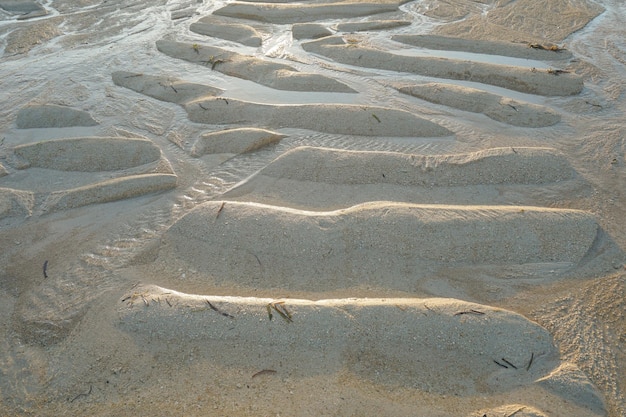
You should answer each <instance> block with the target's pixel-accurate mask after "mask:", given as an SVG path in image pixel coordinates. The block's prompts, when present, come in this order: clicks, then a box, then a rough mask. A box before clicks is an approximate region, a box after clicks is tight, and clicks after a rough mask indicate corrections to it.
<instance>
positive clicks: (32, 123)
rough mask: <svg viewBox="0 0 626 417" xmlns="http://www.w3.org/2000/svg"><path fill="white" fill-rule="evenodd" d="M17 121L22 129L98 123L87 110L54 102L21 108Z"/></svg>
mask: <svg viewBox="0 0 626 417" xmlns="http://www.w3.org/2000/svg"><path fill="white" fill-rule="evenodd" d="M16 123H17V127H18V128H20V129H32V128H44V127H70V126H95V125H97V124H98V122H96V121H95V120H94V119H93V117H91V115H90V114H89V113H87V112H85V111H82V110H77V109H73V108H71V107H65V106H57V105H53V104H46V105H31V106H27V107H24V108H22V109H20V111H19V112H18V113H17V121H16Z"/></svg>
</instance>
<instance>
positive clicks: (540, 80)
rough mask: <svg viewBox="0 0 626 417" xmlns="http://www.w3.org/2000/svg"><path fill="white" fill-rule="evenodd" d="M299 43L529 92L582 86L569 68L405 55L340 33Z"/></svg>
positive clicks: (339, 57)
mask: <svg viewBox="0 0 626 417" xmlns="http://www.w3.org/2000/svg"><path fill="white" fill-rule="evenodd" d="M302 47H303V48H304V49H305V50H306V51H308V52H311V53H316V54H320V55H323V56H325V57H327V58H331V59H333V60H335V61H337V62H341V63H344V64H350V65H357V66H362V67H368V68H380V69H386V70H392V71H401V72H412V73H415V74H419V75H423V76H427V77H437V78H446V79H451V80H465V81H474V82H479V83H483V84H489V85H494V86H498V87H503V88H507V89H510V90H515V91H520V92H524V93H530V94H539V95H544V96H567V95H573V94H578V93H580V91H581V90H582V88H583V80H582V77H580V76H578V75H576V74H572V73H569V72H564V73H557V72H554V70H541V69H535V70H532V69H530V68H523V67H515V66H510V65H497V64H490V63H485V62H473V61H466V60H458V59H449V58H439V57H427V56H415V57H412V56H404V55H398V54H394V53H389V52H386V51H384V50H381V49H376V48H374V47H371V46H367V45H361V44H358V43H350V42H346V41H344V39H343V38H341V37H327V38H322V39H319V40H315V41H309V42H306V43H303V44H302ZM550 71H552V72H550Z"/></svg>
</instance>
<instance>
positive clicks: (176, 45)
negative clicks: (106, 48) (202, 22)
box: [157, 40, 355, 93]
mask: <svg viewBox="0 0 626 417" xmlns="http://www.w3.org/2000/svg"><path fill="white" fill-rule="evenodd" d="M157 49H158V50H159V51H161V52H163V53H164V54H166V55H168V56H171V57H173V58H178V59H184V60H185V61H190V62H195V63H198V64H202V65H205V66H207V67H210V68H211V69H212V70H215V71H219V72H221V73H224V74H226V75H230V76H233V77H238V78H243V79H245V80H250V81H254V82H256V83H259V84H262V85H265V86H268V87H271V88H275V89H278V90H292V91H330V92H337V93H353V92H355V91H354V90H353V89H352V88H350V87H348V86H347V85H345V84H343V83H341V82H339V81H337V80H334V79H332V78H328V77H326V76H323V75H320V74H312V73H301V72H298V71H297V70H296V69H294V68H293V67H291V66H289V65H286V64H280V63H276V62H269V61H267V60H264V59H260V58H254V57H251V56H246V55H241V54H238V53H236V52H231V51H228V50H226V49H222V48H218V47H215V46H209V45H204V44H202V45H199V44H189V43H183V42H174V41H167V40H160V41H157Z"/></svg>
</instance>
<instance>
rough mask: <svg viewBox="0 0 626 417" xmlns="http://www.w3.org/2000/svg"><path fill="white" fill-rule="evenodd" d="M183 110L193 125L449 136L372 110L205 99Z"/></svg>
mask: <svg viewBox="0 0 626 417" xmlns="http://www.w3.org/2000/svg"><path fill="white" fill-rule="evenodd" d="M185 109H186V110H187V113H188V114H189V119H190V120H191V121H193V122H196V123H208V124H235V123H243V124H257V125H260V126H265V127H270V128H284V127H294V128H299V129H309V130H316V131H318V132H328V133H337V134H345V135H357V136H403V137H418V136H423V137H438V136H448V135H451V134H452V133H451V132H450V131H449V130H448V129H446V128H444V127H442V126H439V125H437V124H435V123H433V122H430V121H428V120H425V119H421V118H419V117H417V116H414V115H413V114H411V113H409V112H406V111H403V110H395V109H389V108H384V107H374V106H357V105H349V104H294V105H274V104H261V103H252V102H248V101H242V100H234V99H227V100H226V99H223V98H216V99H211V98H208V99H203V100H196V101H193V102H189V103H187V104H186V105H185ZM348 121H349V123H347V122H348Z"/></svg>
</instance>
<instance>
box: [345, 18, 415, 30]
mask: <svg viewBox="0 0 626 417" xmlns="http://www.w3.org/2000/svg"><path fill="white" fill-rule="evenodd" d="M410 24H411V21H410V20H370V21H367V22H345V23H339V24H338V25H337V30H338V31H340V32H363V31H368V30H383V29H395V28H399V27H402V26H409V25H410Z"/></svg>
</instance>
